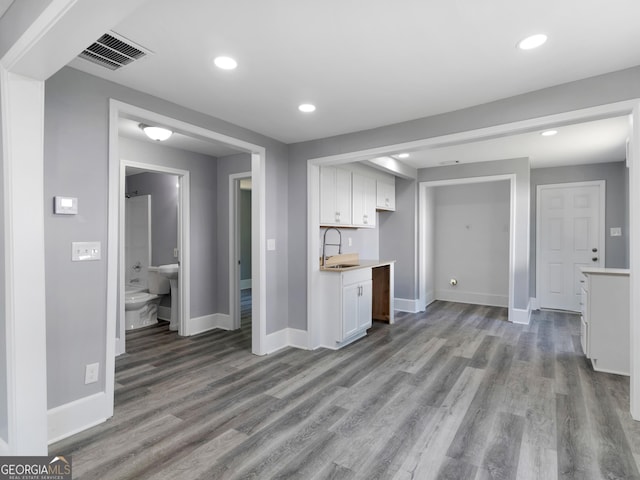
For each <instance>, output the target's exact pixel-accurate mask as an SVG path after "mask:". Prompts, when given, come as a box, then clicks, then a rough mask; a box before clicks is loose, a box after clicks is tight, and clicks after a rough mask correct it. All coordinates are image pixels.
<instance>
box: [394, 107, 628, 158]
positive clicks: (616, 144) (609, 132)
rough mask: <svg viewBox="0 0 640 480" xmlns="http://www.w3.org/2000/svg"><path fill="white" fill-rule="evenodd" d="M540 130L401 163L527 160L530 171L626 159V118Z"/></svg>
mask: <svg viewBox="0 0 640 480" xmlns="http://www.w3.org/2000/svg"><path fill="white" fill-rule="evenodd" d="M554 130H556V131H557V132H558V133H557V134H556V135H553V136H548V137H545V136H542V135H541V133H542V132H541V131H535V132H530V133H523V134H520V135H511V136H506V137H502V138H494V139H490V140H483V141H479V142H472V143H463V144H458V145H451V146H446V147H440V148H431V149H425V150H421V151H417V152H410V157H409V158H407V159H404V160H402V162H404V163H406V164H408V165H411V166H412V167H415V168H427V167H436V166H440V165H451V164H456V163H461V164H462V163H475V162H487V161H492V160H509V159H514V158H523V157H526V158H529V160H530V163H531V168H543V167H557V166H562V165H586V164H589V163H601V162H614V161H622V160H625V159H626V141H627V138H628V136H629V118H628V117H626V116H625V117H616V118H609V119H604V120H597V121H593V122H585V123H579V124H575V125H567V126H563V127H558V128H555V129H554Z"/></svg>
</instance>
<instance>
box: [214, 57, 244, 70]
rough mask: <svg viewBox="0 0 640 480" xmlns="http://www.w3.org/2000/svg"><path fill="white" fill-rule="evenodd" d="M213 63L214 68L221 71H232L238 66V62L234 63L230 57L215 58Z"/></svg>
mask: <svg viewBox="0 0 640 480" xmlns="http://www.w3.org/2000/svg"><path fill="white" fill-rule="evenodd" d="M213 63H214V64H215V66H216V67H218V68H221V69H222V70H234V69H235V68H236V67H237V66H238V62H236V61H235V60H234V59H233V58H231V57H225V56H221V57H216V58H215V59H214V60H213Z"/></svg>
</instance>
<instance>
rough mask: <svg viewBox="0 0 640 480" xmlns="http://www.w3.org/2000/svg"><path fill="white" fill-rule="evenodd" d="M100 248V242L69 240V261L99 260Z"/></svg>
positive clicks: (100, 256)
mask: <svg viewBox="0 0 640 480" xmlns="http://www.w3.org/2000/svg"><path fill="white" fill-rule="evenodd" d="M101 250H102V249H101V247H100V242H71V261H72V262H86V261H90V260H100V259H101V258H102V255H101Z"/></svg>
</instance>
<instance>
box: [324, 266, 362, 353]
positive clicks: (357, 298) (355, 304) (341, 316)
mask: <svg viewBox="0 0 640 480" xmlns="http://www.w3.org/2000/svg"><path fill="white" fill-rule="evenodd" d="M318 287H319V289H318V292H317V295H318V300H319V302H318V312H317V313H318V316H319V318H321V319H322V321H321V322H320V324H319V325H318V328H317V330H316V331H315V335H317V339H318V346H322V347H326V348H332V349H337V348H340V347H343V346H345V345H347V344H349V343H351V342H353V341H354V340H357V339H359V338H362V337H364V336H365V335H366V334H367V329H369V328H370V327H371V325H372V313H373V281H372V273H371V268H366V267H365V268H358V269H355V270H349V271H346V272H320V278H319V282H318Z"/></svg>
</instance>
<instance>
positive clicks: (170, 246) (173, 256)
mask: <svg viewBox="0 0 640 480" xmlns="http://www.w3.org/2000/svg"><path fill="white" fill-rule="evenodd" d="M127 173H137V174H142V173H151V174H154V175H160V176H161V177H163V180H164V183H166V180H169V181H170V183H171V185H170V186H171V187H172V188H173V189H174V191H175V193H173V194H171V195H168V194H167V195H166V196H167V197H170V198H167V200H168V201H169V202H170V203H171V204H172V205H170V206H169V209H168V210H169V214H168V215H165V214H162V215H159V216H158V217H157V219H156V221H155V222H154V221H153V218H152V217H150V221H149V224H150V228H151V230H154V229H155V230H157V232H155V233H156V235H155V236H159V235H160V230H161V229H163V230H166V229H167V228H168V229H169V230H171V229H172V228H173V227H175V230H174V232H170V231H169V232H164V233H163V234H162V236H163V237H167V238H164V239H165V240H166V242H162V243H166V245H164V246H163V247H160V248H156V250H158V251H157V252H155V255H154V254H153V253H152V252H153V251H154V249H153V246H152V245H151V243H150V245H149V251H148V252H147V253H146V257H147V267H148V266H149V265H155V266H157V265H158V264H167V263H178V264H179V265H180V267H179V271H178V292H179V293H178V296H179V298H180V299H181V301H179V302H178V305H179V308H178V309H177V311H176V313H177V317H178V318H177V327H178V333H179V334H180V335H186V334H187V331H188V326H187V325H186V322H185V319H186V318H189V317H188V315H189V313H188V312H190V296H189V295H188V293H187V292H189V274H190V263H189V243H190V242H189V237H190V235H189V232H190V228H191V227H190V216H189V215H188V214H187V213H186V212H187V209H188V207H187V206H188V205H189V195H190V192H189V172H188V171H186V170H180V169H176V168H171V167H164V166H159V165H153V164H147V163H141V162H135V161H131V160H121V168H120V191H121V192H123V193H122V195H121V196H120V200H119V211H120V216H119V224H120V225H119V252H120V255H119V264H120V267H119V270H120V276H119V282H118V292H119V295H118V298H119V300H118V324H117V327H116V355H121V354H123V353H125V352H126V325H125V302H124V298H125V288H126V287H125V284H126V283H127V279H128V273H130V272H129V270H130V269H134V268H137V267H140V268H141V270H142V268H143V267H144V259H140V260H139V262H140V263H141V265H137V262H133V263H132V264H131V265H128V264H127V248H126V244H127V242H126V234H127V228H126V214H125V210H126V207H125V203H126V196H127V194H128V195H129V196H131V195H132V191H130V190H131V189H128V188H127V182H126V177H127ZM146 183H147V184H148V183H150V182H146ZM151 183H153V184H154V185H156V187H157V188H160V189H161V190H163V191H164V190H166V188H162V186H160V187H158V185H157V183H158V182H151ZM156 187H152V186H149V188H151V189H153V188H156ZM133 190H134V191H135V193H136V194H138V193H144V192H143V191H142V189H139V188H137V187H136V188H134V189H133ZM145 191H149V192H150V191H152V190H148V189H147V190H145ZM173 203H175V206H174V205H173ZM151 208H153V207H151ZM162 210H166V209H162ZM160 218H162V219H163V220H162V221H166V220H167V219H169V220H170V223H171V224H170V225H165V227H164V228H163V227H162V226H161V225H160V221H158V220H159V219H160ZM150 233H151V232H150ZM153 236H154V235H153V233H151V235H150V238H153ZM159 245H160V242H156V246H159ZM154 257H155V258H154ZM138 277H139V275H138ZM173 301H174V299H173V298H172V299H171V302H173ZM158 311H159V316H160V317H161V318H162V317H164V319H167V317H169V319H170V318H171V313H170V312H171V309H170V304H169V307H168V306H167V304H166V303H165V304H162V303H161V304H160V306H159V307H158ZM161 312H164V314H163V313H161Z"/></svg>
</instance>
